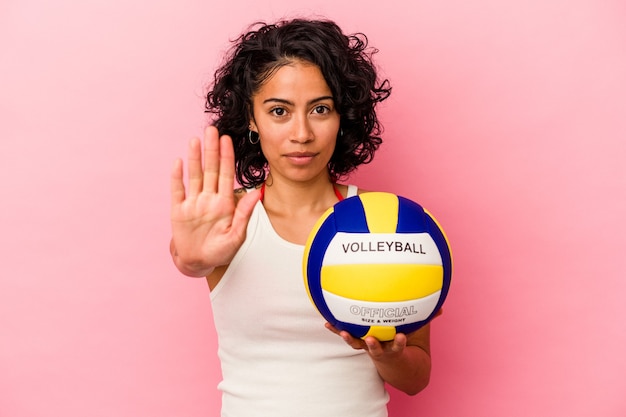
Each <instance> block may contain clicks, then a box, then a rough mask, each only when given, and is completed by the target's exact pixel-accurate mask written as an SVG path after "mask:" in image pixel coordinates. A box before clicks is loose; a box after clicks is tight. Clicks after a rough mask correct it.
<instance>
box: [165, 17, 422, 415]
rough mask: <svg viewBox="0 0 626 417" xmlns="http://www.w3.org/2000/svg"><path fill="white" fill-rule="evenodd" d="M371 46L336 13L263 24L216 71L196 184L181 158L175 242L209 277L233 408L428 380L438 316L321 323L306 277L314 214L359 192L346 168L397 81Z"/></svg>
mask: <svg viewBox="0 0 626 417" xmlns="http://www.w3.org/2000/svg"><path fill="white" fill-rule="evenodd" d="M374 52H375V50H371V49H368V46H367V40H366V38H365V36H364V35H361V34H358V35H350V36H346V35H344V34H343V33H342V31H341V29H340V28H339V27H338V26H337V25H336V24H335V23H333V22H330V21H324V20H302V19H295V20H291V21H281V22H278V23H276V24H272V25H263V24H257V26H256V27H255V28H253V29H251V30H250V31H249V32H247V33H245V34H244V35H242V36H241V37H240V38H239V39H237V40H236V41H235V43H234V46H233V48H232V49H231V51H230V53H229V54H228V56H227V60H226V61H225V63H224V64H223V65H222V67H221V68H219V69H218V70H217V72H216V74H215V80H214V82H213V85H212V89H211V90H210V92H209V93H208V95H207V110H208V112H210V113H212V114H214V115H215V125H214V126H211V127H209V128H207V129H206V131H205V137H204V151H203V152H202V150H201V147H202V145H201V141H200V140H199V139H198V138H195V139H193V140H192V141H191V142H190V149H189V161H188V168H187V169H188V177H189V183H188V186H187V188H186V189H185V187H184V185H183V164H182V161H181V160H180V159H179V160H177V162H176V164H175V167H174V170H173V173H172V242H171V248H170V249H171V253H172V257H173V260H174V263H175V264H176V266H177V268H178V269H179V270H180V271H181V272H182V273H183V274H185V275H189V276H194V277H206V279H207V281H208V283H209V288H210V290H211V302H212V309H213V315H214V320H215V325H216V329H217V333H218V339H219V352H218V353H219V357H220V361H221V365H222V374H223V380H222V382H221V383H220V385H219V388H220V389H221V390H222V392H223V396H222V415H223V416H271V417H277V416H289V417H293V416H296V415H297V416H316V417H317V416H360V417H363V416H372V417H374V416H376V417H380V416H386V415H387V411H386V403H387V401H388V394H387V392H386V390H385V383H388V384H390V385H392V386H394V387H396V388H398V389H400V390H402V391H404V392H406V393H408V394H411V395H413V394H416V393H417V392H419V391H421V390H422V389H423V388H424V387H425V386H426V385H427V384H428V380H429V376H430V368H431V365H430V346H429V326H428V325H426V326H425V327H423V328H421V329H420V330H418V331H416V332H414V333H411V334H407V335H404V334H398V335H396V337H395V339H394V340H392V341H389V342H384V343H381V342H379V341H378V340H376V339H375V338H373V337H368V338H366V339H365V340H361V339H357V338H353V337H352V336H350V335H349V334H348V333H347V332H339V331H337V329H335V328H333V327H332V326H331V325H330V324H328V323H326V329H324V328H323V319H321V316H320V315H319V314H318V313H317V311H315V309H314V307H313V305H312V304H311V302H310V301H309V299H308V296H307V294H306V291H305V289H304V286H303V280H302V272H301V267H302V266H301V265H302V255H303V250H304V246H303V245H304V243H305V241H306V239H307V237H308V235H309V233H310V231H311V229H312V227H313V225H314V224H315V222H316V221H317V219H318V218H319V217H320V216H321V215H322V214H323V213H324V212H325V211H326V210H327V209H328V208H329V207H331V206H332V205H334V204H335V203H336V202H337V201H338V200H340V199H343V198H345V197H348V196H351V195H355V194H356V193H357V189H356V187H354V186H346V185H340V184H338V183H337V181H338V180H340V179H343V178H346V176H347V175H348V174H349V173H351V172H352V171H354V170H355V169H356V168H357V167H358V166H359V165H360V164H363V163H368V162H369V161H371V159H372V157H373V155H374V152H375V151H376V149H377V148H378V146H379V144H380V143H381V139H380V138H379V136H378V135H379V134H380V126H379V123H378V119H377V117H376V113H375V106H376V104H377V103H378V102H380V101H382V100H384V99H385V98H387V97H388V95H389V93H390V91H391V89H390V87H389V85H388V82H387V81H386V80H385V81H383V82H379V80H378V78H377V74H376V70H375V67H374V65H373V64H372V61H371V56H372V54H373V53H374ZM234 177H236V178H237V180H238V182H239V183H240V184H241V185H243V186H244V187H245V189H238V190H235V192H233V188H234Z"/></svg>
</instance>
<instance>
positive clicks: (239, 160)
mask: <svg viewBox="0 0 626 417" xmlns="http://www.w3.org/2000/svg"><path fill="white" fill-rule="evenodd" d="M376 52H378V50H377V49H374V48H370V47H368V41H367V37H366V36H365V35H364V34H362V33H356V34H352V35H345V34H343V32H342V30H341V29H340V28H339V26H337V24H335V23H334V22H332V21H329V20H305V19H294V20H288V21H287V20H283V21H279V22H277V23H274V24H265V23H263V22H257V23H255V24H253V25H251V26H250V27H249V29H248V31H247V32H246V33H244V34H243V35H241V36H240V37H239V38H237V39H236V40H234V41H233V45H232V46H231V49H230V50H229V51H228V53H227V54H226V56H225V61H224V63H223V64H222V65H221V66H220V67H219V68H218V69H217V71H216V72H215V75H214V81H213V83H212V85H211V89H210V91H209V92H208V93H207V96H206V112H207V113H211V114H213V116H214V120H213V123H214V124H215V126H216V127H217V129H218V131H219V132H220V134H222V135H224V134H226V135H229V136H231V138H232V140H233V145H234V150H235V164H236V176H237V180H238V182H239V183H240V184H241V185H243V186H245V187H250V186H252V187H254V186H257V185H260V184H261V183H262V182H263V181H265V178H266V176H267V169H266V168H267V159H265V156H264V155H263V153H262V152H261V147H260V146H259V145H258V144H252V143H250V141H249V140H248V126H249V122H250V118H251V115H252V97H253V95H254V94H255V93H256V92H257V91H258V90H259V89H260V88H261V86H262V85H263V83H264V82H265V81H266V80H268V79H269V78H270V77H271V76H272V75H273V74H274V73H275V72H276V71H277V70H278V69H279V68H281V67H282V66H284V65H288V64H289V63H291V62H293V61H294V60H302V61H307V62H310V63H312V64H314V65H316V66H318V67H319V69H320V70H321V72H322V75H323V77H324V79H325V80H326V83H327V84H328V86H329V87H330V90H331V92H332V94H333V99H334V102H335V107H336V109H337V111H338V113H339V115H340V127H341V129H340V132H341V133H340V134H338V136H337V143H336V146H335V151H334V153H333V155H332V157H331V159H330V161H329V163H328V170H329V174H330V176H331V178H333V179H334V180H337V179H340V178H343V177H346V176H347V175H348V174H349V173H350V172H352V171H354V170H355V169H356V168H357V167H358V166H359V165H361V164H367V163H369V162H371V161H372V158H373V157H374V153H375V151H376V150H377V149H378V147H379V146H380V144H381V143H382V138H381V137H380V134H381V133H382V126H381V124H380V123H379V121H378V118H377V115H376V111H375V106H376V104H377V103H379V102H381V101H383V100H385V99H386V98H387V97H388V96H389V94H390V93H391V87H390V85H389V81H388V80H386V79H385V80H383V81H382V82H380V81H379V79H378V75H377V72H376V68H375V66H374V64H373V62H372V56H373V55H374V54H375V53H376Z"/></svg>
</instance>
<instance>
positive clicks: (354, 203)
mask: <svg viewBox="0 0 626 417" xmlns="http://www.w3.org/2000/svg"><path fill="white" fill-rule="evenodd" d="M334 214H335V223H336V225H337V232H348V233H369V228H368V227H367V219H366V217H365V209H364V208H363V203H362V202H361V199H360V198H358V197H350V198H346V199H345V200H343V201H340V202H339V203H337V204H335V208H334Z"/></svg>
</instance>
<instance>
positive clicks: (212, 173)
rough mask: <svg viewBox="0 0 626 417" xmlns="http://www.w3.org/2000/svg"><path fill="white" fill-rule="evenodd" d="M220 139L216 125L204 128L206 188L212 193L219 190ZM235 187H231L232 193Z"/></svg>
mask: <svg viewBox="0 0 626 417" xmlns="http://www.w3.org/2000/svg"><path fill="white" fill-rule="evenodd" d="M220 164H221V163H220V139H219V133H218V132H217V128H216V127H215V126H209V127H207V128H206V129H205V130H204V190H205V191H207V192H210V193H217V192H218V181H219V174H220ZM232 193H233V188H232V186H231V188H230V194H231V195H232Z"/></svg>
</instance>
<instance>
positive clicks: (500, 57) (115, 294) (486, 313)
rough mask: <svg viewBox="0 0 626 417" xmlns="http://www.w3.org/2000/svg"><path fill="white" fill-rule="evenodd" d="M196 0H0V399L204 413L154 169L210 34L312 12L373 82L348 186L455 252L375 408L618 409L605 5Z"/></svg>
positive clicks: (159, 414) (101, 411)
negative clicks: (419, 337) (368, 152)
mask: <svg viewBox="0 0 626 417" xmlns="http://www.w3.org/2000/svg"><path fill="white" fill-rule="evenodd" d="M210 3H218V2H208V1H191V0H189V1H171V2H167V1H147V0H135V1H129V2H111V1H105V0H100V1H96V0H92V1H84V2H76V1H70V0H57V1H56V2H49V1H44V0H8V1H7V0H4V1H3V2H2V3H1V4H0V51H1V55H0V60H1V61H0V62H1V65H2V66H1V68H2V71H1V77H0V119H1V123H0V138H1V139H0V157H1V161H2V162H1V163H0V191H1V196H2V205H1V209H0V210H1V214H2V215H1V216H0V230H1V231H2V234H1V237H0V256H1V257H2V258H1V259H2V262H1V263H0V268H1V269H0V297H1V302H0V335H1V338H2V339H1V343H0V415H2V416H11V417H31V416H64V417H73V416H76V417H78V416H81V417H82V416H94V417H96V416H107V417H108V416H153V417H166V416H167V417H178V416H189V417H196V416H197V417H199V416H215V415H217V413H218V412H217V410H218V408H219V393H218V392H217V390H216V389H215V385H216V383H217V382H218V380H219V368H218V362H217V359H216V353H215V352H216V342H215V334H214V329H213V326H212V324H211V323H212V322H211V309H210V304H209V300H208V288H207V285H206V283H205V282H204V281H203V280H194V279H191V278H184V277H182V276H181V275H180V274H178V273H177V271H176V270H175V269H174V267H173V266H172V264H171V263H170V260H169V255H168V239H169V207H168V204H169V195H168V186H169V183H168V180H169V177H168V176H169V172H170V168H171V166H172V163H173V160H174V158H175V157H177V156H185V152H186V143H187V140H188V139H189V138H190V137H191V136H193V135H197V134H198V133H200V132H201V130H202V127H203V125H204V123H205V119H204V115H203V112H202V111H203V102H202V92H203V86H204V84H205V83H206V82H207V81H208V80H209V79H210V76H211V74H212V71H213V69H214V68H215V66H216V65H217V63H218V62H219V59H220V57H221V52H222V51H223V50H224V48H225V47H226V45H227V39H228V38H233V37H235V36H236V35H237V34H239V32H240V30H241V29H242V28H243V27H244V26H245V25H246V24H247V23H249V22H251V21H253V20H256V19H274V18H277V17H282V16H295V15H297V14H304V15H310V14H311V13H316V14H322V15H326V16H328V17H331V18H333V19H335V20H336V21H337V22H338V23H340V24H341V25H342V26H343V27H344V29H345V30H346V31H349V32H353V31H363V32H365V33H367V34H368V36H369V37H370V39H371V42H372V44H373V45H375V46H376V47H378V48H379V49H380V50H381V52H380V53H379V54H378V58H377V61H378V63H379V64H380V66H381V67H382V69H383V71H384V75H385V76H386V77H388V78H389V79H390V80H391V82H392V84H393V86H394V91H393V94H392V96H391V98H390V99H389V100H388V101H387V102H385V103H384V106H383V107H382V109H381V117H382V120H383V121H384V124H385V127H386V132H385V138H386V143H385V144H384V146H383V148H382V149H381V151H380V153H379V154H378V155H377V158H376V159H375V162H374V163H373V164H372V165H370V166H368V167H366V168H365V169H363V170H362V171H361V172H359V174H358V175H357V176H355V177H354V178H353V179H352V182H355V183H358V184H360V185H361V186H362V187H364V188H369V189H378V190H385V191H391V192H397V193H399V194H403V195H405V196H408V197H410V198H414V199H416V200H417V201H419V202H421V203H422V204H423V205H424V206H426V207H427V208H429V209H430V211H431V212H433V213H434V214H435V216H436V217H437V218H438V219H439V220H440V222H441V223H442V224H443V226H444V227H445V229H446V231H447V233H448V235H449V238H450V240H451V241H452V244H453V252H454V256H455V266H456V270H455V275H454V280H453V283H452V288H451V292H450V296H449V298H448V302H447V303H446V307H445V313H444V315H443V316H442V317H441V318H439V319H437V320H436V322H435V324H434V325H433V338H432V339H433V340H432V345H433V360H434V371H433V375H432V381H431V385H430V386H429V387H428V388H427V389H426V391H424V392H423V393H421V394H420V395H418V396H417V397H411V398H409V397H405V396H403V395H400V394H398V393H397V392H393V396H392V403H391V405H390V409H391V411H392V415H393V416H398V417H409V416H416V415H420V416H446V417H447V416H455V417H463V416H467V417H475V416H481V417H491V416H493V417H496V416H497V417H500V416H508V417H515V416H547V415H550V416H568V417H578V416H580V417H583V416H585V417H586V416H591V415H593V416H608V417H613V416H615V417H618V416H624V415H625V413H626V399H625V398H626V397H625V396H624V392H625V391H626V377H625V376H624V374H625V373H626V355H625V354H624V352H626V324H625V320H626V302H624V295H625V293H626V283H625V280H624V278H625V272H626V262H625V259H626V256H625V254H624V250H625V248H626V237H625V236H626V222H625V221H624V218H623V217H624V213H626V196H625V191H626V170H625V168H624V163H625V161H626V145H625V142H626V140H625V139H626V75H625V74H626V6H625V5H624V3H623V1H617V0H616V1H608V0H607V1H598V0H548V1H546V0H510V1H497V0H475V1H465V0H450V1H422V0H416V1H408V2H407V1H401V2H400V1H397V2H394V1H391V2H390V1H384V2H381V1H365V0H358V1H336V0H333V1H317V2H312V1H287V0H281V1H278V0H276V1H271V0H267V1H252V0H247V1H240V2H219V4H217V5H212V4H210Z"/></svg>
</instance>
